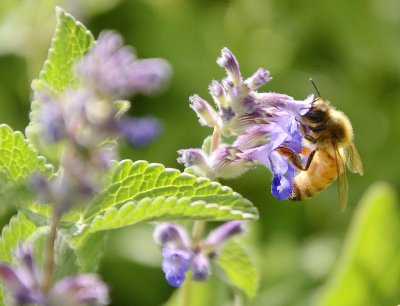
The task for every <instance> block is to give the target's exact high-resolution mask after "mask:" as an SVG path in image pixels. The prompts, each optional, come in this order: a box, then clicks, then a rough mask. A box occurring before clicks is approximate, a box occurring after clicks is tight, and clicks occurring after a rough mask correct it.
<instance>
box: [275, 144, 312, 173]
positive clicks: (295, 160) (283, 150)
mask: <svg viewBox="0 0 400 306" xmlns="http://www.w3.org/2000/svg"><path fill="white" fill-rule="evenodd" d="M276 151H277V152H278V153H279V154H281V155H283V156H286V157H288V158H289V160H290V161H291V162H292V164H293V165H294V166H295V167H296V168H297V169H299V170H301V171H307V170H308V167H310V164H311V161H312V159H313V157H314V155H315V152H316V150H314V151H312V152H311V153H310V155H308V159H307V163H306V165H305V166H304V164H303V162H302V160H301V158H300V155H298V154H296V153H294V152H293V151H292V150H291V149H289V148H288V147H282V146H281V147H278V148H276Z"/></svg>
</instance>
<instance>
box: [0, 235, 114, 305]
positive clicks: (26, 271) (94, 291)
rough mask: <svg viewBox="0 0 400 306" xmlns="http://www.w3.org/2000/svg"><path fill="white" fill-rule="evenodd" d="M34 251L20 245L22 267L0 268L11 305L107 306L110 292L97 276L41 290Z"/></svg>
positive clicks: (73, 278)
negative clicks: (48, 289)
mask: <svg viewBox="0 0 400 306" xmlns="http://www.w3.org/2000/svg"><path fill="white" fill-rule="evenodd" d="M32 252H33V250H32V247H31V246H30V245H28V244H25V245H24V244H22V243H20V244H19V246H18V248H17V250H16V251H15V257H16V259H17V262H18V265H17V267H16V268H13V267H11V266H10V265H8V264H5V263H4V264H0V278H1V279H2V281H3V285H4V288H5V289H6V292H7V299H8V300H9V303H11V304H16V305H32V304H36V305H40V306H56V305H57V306H81V305H83V304H84V303H90V305H107V304H108V301H109V299H108V288H107V286H106V285H105V284H104V283H103V282H102V281H101V280H100V279H99V278H98V276H97V275H95V274H81V275H77V276H70V277H66V278H63V279H61V280H59V281H58V282H56V283H55V285H54V286H53V287H52V288H51V289H50V291H49V292H48V293H47V292H44V291H42V289H41V283H40V277H39V275H38V272H37V269H36V264H35V261H34V260H33V256H32Z"/></svg>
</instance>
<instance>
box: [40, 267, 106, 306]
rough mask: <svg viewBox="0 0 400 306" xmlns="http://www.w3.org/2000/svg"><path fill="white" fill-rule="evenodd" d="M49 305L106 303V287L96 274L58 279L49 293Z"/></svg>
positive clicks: (66, 305) (69, 305) (64, 305)
mask: <svg viewBox="0 0 400 306" xmlns="http://www.w3.org/2000/svg"><path fill="white" fill-rule="evenodd" d="M48 299H49V305H58V306H73V305H76V306H78V305H82V304H85V305H86V304H90V305H107V304H108V303H109V297H108V287H107V285H105V284H104V283H103V282H102V281H101V280H100V278H99V277H98V276H97V275H96V274H81V275H76V276H69V277H66V278H63V279H61V280H60V281H58V282H57V283H56V284H55V285H54V287H53V288H52V289H51V291H50V293H49V298H48Z"/></svg>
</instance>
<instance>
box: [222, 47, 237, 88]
mask: <svg viewBox="0 0 400 306" xmlns="http://www.w3.org/2000/svg"><path fill="white" fill-rule="evenodd" d="M217 64H218V65H219V66H221V67H222V68H225V70H226V72H227V73H228V76H229V77H230V79H231V81H232V82H233V83H234V84H235V85H237V84H239V83H240V81H241V76H240V70H239V63H238V61H237V60H236V58H235V56H234V55H233V53H232V52H231V51H230V50H229V49H228V48H226V47H225V48H223V49H222V50H221V57H219V58H218V59H217Z"/></svg>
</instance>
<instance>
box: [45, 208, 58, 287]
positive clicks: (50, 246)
mask: <svg viewBox="0 0 400 306" xmlns="http://www.w3.org/2000/svg"><path fill="white" fill-rule="evenodd" d="M59 223H60V216H59V214H58V212H57V209H54V210H53V217H52V218H51V225H50V233H49V237H48V238H47V242H46V246H45V253H44V256H45V257H44V278H43V290H44V292H49V291H50V288H51V285H52V284H53V274H54V245H55V241H56V237H57V228H58V224H59Z"/></svg>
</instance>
